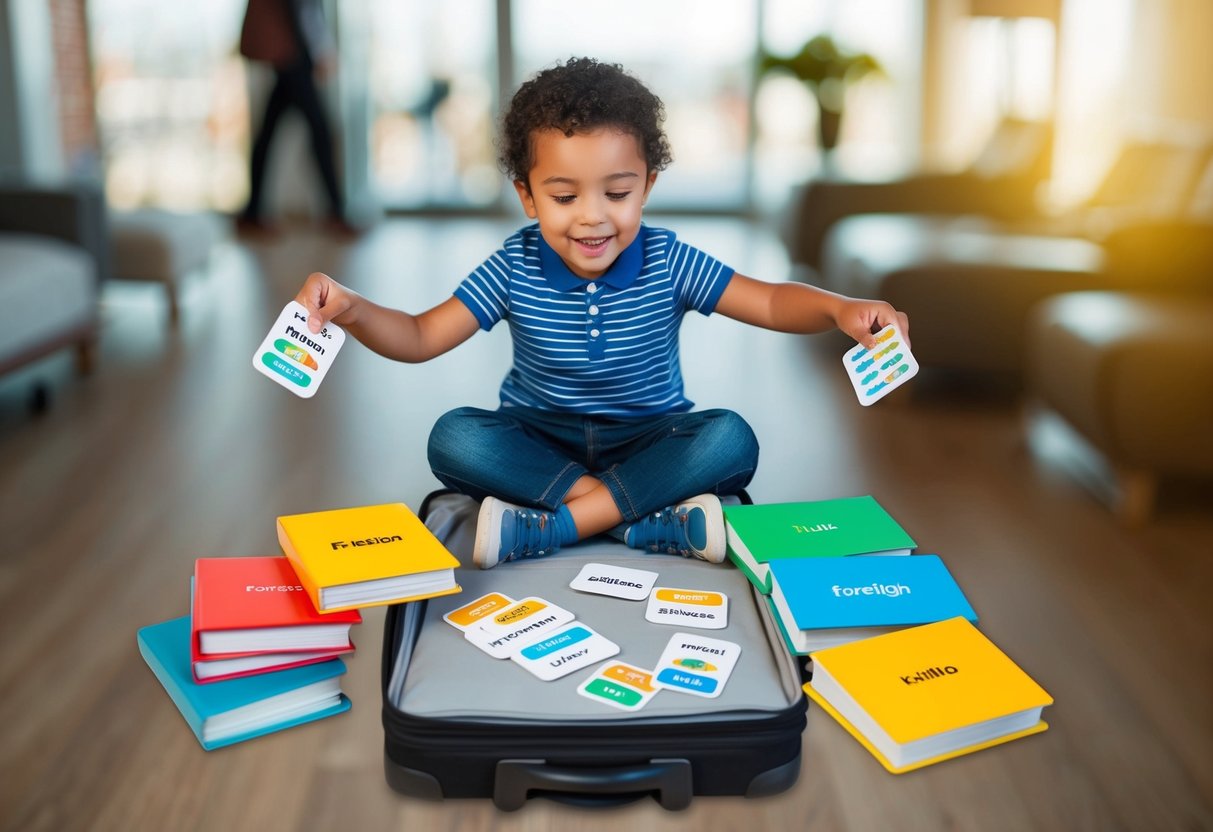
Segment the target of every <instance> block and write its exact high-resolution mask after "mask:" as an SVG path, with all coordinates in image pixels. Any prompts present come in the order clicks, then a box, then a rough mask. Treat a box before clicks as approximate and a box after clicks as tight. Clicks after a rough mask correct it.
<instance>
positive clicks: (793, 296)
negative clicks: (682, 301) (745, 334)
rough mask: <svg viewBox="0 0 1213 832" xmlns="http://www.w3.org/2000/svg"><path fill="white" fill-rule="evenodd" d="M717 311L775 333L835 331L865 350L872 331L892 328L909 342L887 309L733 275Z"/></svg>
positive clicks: (905, 322) (902, 318)
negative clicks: (896, 329)
mask: <svg viewBox="0 0 1213 832" xmlns="http://www.w3.org/2000/svg"><path fill="white" fill-rule="evenodd" d="M716 311H717V312H719V313H720V314H721V315H725V316H727V317H729V318H733V319H735V320H738V321H742V322H743V323H747V324H753V325H754V326H761V327H763V328H765V329H774V330H777V331H779V332H804V333H810V332H825V331H826V330H828V329H833V328H835V327H837V328H838V329H840V330H842V331H843V332H845V333H846V334H847V335H849V336H851V337H852V338H854V339H855V340H856V341H858V342H859V343H861V344H863V345H864V346H865V347H872V346H874V345H875V343H876V340H875V339H874V338H873V337H872V330H873V328H875V329H877V330H879V329H881V328H883V327H885V326H887V325H888V324H897V326H898V327H899V328H900V329H901V332H902V334H903V335H904V336H905V338H906V341H907V342H908V341H909V340H910V321H909V319H908V318H907V317H906V314H905V313H904V312H898V311H897V310H896V309H894V308H893V307H892V306H891V305H890V304H888V303H885V302H884V301H882V300H860V299H857V298H849V297H847V296H845V295H838V294H835V293H833V292H827V291H826V290H825V289H819V288H817V287H816V286H810V285H808V284H807V283H766V282H764V281H761V280H755V279H754V278H752V277H746V276H745V275H743V274H735V275H733V278H732V279H731V280H730V281H729V285H728V286H726V287H725V290H724V293H723V294H722V295H721V296H720V300H719V302H717V304H716ZM907 346H909V344H908V343H907Z"/></svg>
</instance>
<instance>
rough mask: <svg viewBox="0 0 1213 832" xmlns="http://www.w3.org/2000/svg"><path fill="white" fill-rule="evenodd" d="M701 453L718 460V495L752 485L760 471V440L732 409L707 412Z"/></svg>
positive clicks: (702, 433)
mask: <svg viewBox="0 0 1213 832" xmlns="http://www.w3.org/2000/svg"><path fill="white" fill-rule="evenodd" d="M704 415H705V416H706V417H708V418H707V420H706V422H705V424H704V426H703V428H702V429H701V430H700V435H699V440H700V442H701V443H702V445H701V446H700V451H701V452H702V453H703V454H704V456H705V457H706V458H710V459H714V460H715V461H716V464H715V466H713V467H714V468H715V471H716V473H717V476H718V479H717V480H716V483H715V488H714V490H715V491H716V492H717V493H721V494H724V493H732V492H735V491H739V490H740V489H742V488H744V487H745V486H746V485H748V484H749V482H750V480H751V479H753V477H754V472H755V471H756V470H757V469H758V437H757V436H756V435H755V434H754V429H753V428H752V427H750V424H749V422H747V421H746V420H745V419H743V418H742V417H741V416H740V415H739V414H737V413H734V412H733V411H731V410H709V411H705V413H704Z"/></svg>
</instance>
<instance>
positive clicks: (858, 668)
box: [804, 618, 1053, 774]
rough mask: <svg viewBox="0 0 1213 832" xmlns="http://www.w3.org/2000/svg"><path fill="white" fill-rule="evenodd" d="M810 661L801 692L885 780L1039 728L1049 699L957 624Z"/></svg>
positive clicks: (973, 631)
mask: <svg viewBox="0 0 1213 832" xmlns="http://www.w3.org/2000/svg"><path fill="white" fill-rule="evenodd" d="M811 655H812V659H813V680H812V681H811V682H809V683H808V684H806V685H805V686H804V687H805V692H806V693H808V694H809V696H810V697H811V698H812V699H813V700H814V701H815V702H817V703H818V704H819V705H821V706H822V707H823V708H824V709H825V710H826V712H827V713H829V714H830V715H831V716H832V717H834V718H835V719H836V720H838V722H839V723H840V724H841V725H842V726H843V727H844V728H846V729H847V731H849V732H850V733H851V735H852V736H854V737H855V738H856V739H857V740H859V742H860V743H862V744H863V746H864V747H865V748H867V749H868V751H870V752H872V754H873V755H874V756H875V757H876V758H877V759H878V760H880V762H881V764H882V765H884V767H885V768H887V769H888V770H889V771H891V772H893V773H894V774H900V773H902V772H905V771H910V770H912V769H915V768H921V767H922V766H925V765H930V764H931V763H937V762H940V761H942V760H947V759H951V758H953V757H958V756H960V755H962V754H969V753H971V752H973V751H978V750H980V749H982V748H988V747H990V746H992V745H998V744H1000V743H1004V742H1009V741H1010V740H1013V739H1018V738H1019V737H1023V736H1027V735H1029V734H1035V733H1038V732H1040V731H1044V730H1045V729H1046V728H1048V725H1047V724H1046V723H1045V722H1043V721H1042V720H1041V718H1040V714H1041V711H1042V710H1043V708H1044V707H1045V706H1047V705H1052V704H1053V697H1051V696H1049V694H1048V693H1046V692H1045V690H1044V689H1043V688H1042V687H1041V686H1040V685H1038V684H1037V683H1036V682H1035V681H1034V680H1033V679H1032V678H1031V677H1030V676H1028V674H1027V673H1025V672H1024V671H1023V670H1022V669H1020V667H1019V666H1018V665H1016V664H1015V662H1013V661H1012V660H1011V659H1010V658H1009V657H1008V656H1007V655H1006V654H1005V653H1003V652H1002V651H1001V650H1000V649H998V647H997V646H996V645H995V644H994V643H993V642H991V641H990V640H989V639H988V638H986V636H985V635H983V634H982V633H981V631H980V630H978V629H977V628H976V627H974V626H973V625H972V624H971V623H970V622H969V621H967V620H965V619H964V618H949V619H947V620H944V621H939V622H936V623H934V624H925V625H923V626H920V627H911V628H909V629H905V630H899V631H897V632H894V633H889V634H887V635H882V636H877V637H875V638H869V639H864V640H863V641H855V642H851V643H849V644H844V645H841V646H839V647H831V648H828V649H825V650H818V651H816V652H815V653H812V654H811Z"/></svg>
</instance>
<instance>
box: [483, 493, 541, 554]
mask: <svg viewBox="0 0 1213 832" xmlns="http://www.w3.org/2000/svg"><path fill="white" fill-rule="evenodd" d="M559 548H560V538H559V537H558V536H557V534H556V517H555V515H553V514H552V513H551V512H548V511H539V510H537V509H533V508H526V507H525V506H516V505H514V504H513V503H507V502H506V501H505V500H498V499H497V498H496V497H485V498H484V502H483V503H481V504H480V516H479V517H478V518H477V520H476V546H475V548H474V549H473V550H472V563H474V564H476V566H478V567H480V568H481V569H492V568H493V567H494V566H496V565H497V564H499V563H505V562H506V561H508V560H514V559H516V558H537V557H542V556H544V555H550V554H552V553H553V552H555V551H557V550H558V549H559Z"/></svg>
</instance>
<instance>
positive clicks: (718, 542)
mask: <svg viewBox="0 0 1213 832" xmlns="http://www.w3.org/2000/svg"><path fill="white" fill-rule="evenodd" d="M679 505H680V506H690V505H697V506H699V507H700V508H702V509H703V513H704V516H705V517H706V518H707V538H708V539H707V545H706V546H705V547H704V550H703V552H702V553H700V552H696V553H695V554H696V556H697V557H698V558H699V559H700V560H706V561H707V562H708V563H722V562H723V561H724V556H725V551H726V546H725V541H726V538H725V532H724V511H723V510H722V509H721V504H720V498H719V497H717V496H716V495H715V494H700V495H699V496H697V497H692V498H691V499H689V500H684V501H682V502H681V503H679Z"/></svg>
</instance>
